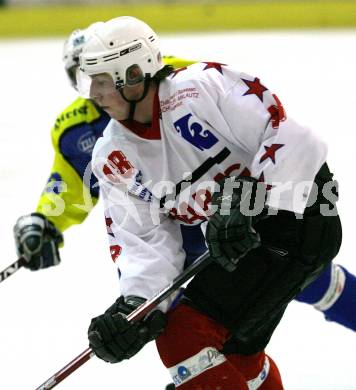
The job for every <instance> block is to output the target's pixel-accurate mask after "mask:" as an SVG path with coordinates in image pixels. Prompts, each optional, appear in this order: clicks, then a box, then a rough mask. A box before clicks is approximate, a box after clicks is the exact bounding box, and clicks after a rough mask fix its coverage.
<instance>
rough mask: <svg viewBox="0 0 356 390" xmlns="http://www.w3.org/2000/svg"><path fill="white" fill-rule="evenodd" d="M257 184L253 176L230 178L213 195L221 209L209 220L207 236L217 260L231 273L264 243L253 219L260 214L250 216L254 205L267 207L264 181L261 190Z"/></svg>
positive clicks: (212, 254) (213, 255)
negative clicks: (249, 253)
mask: <svg viewBox="0 0 356 390" xmlns="http://www.w3.org/2000/svg"><path fill="white" fill-rule="evenodd" d="M257 183H258V182H257V180H256V179H254V178H249V177H240V178H234V177H226V178H224V179H223V180H222V181H221V182H220V183H219V184H220V189H221V190H220V191H219V192H215V193H214V195H213V197H212V202H211V204H212V205H213V206H216V207H217V211H216V212H215V214H214V215H213V216H212V217H211V218H210V219H209V222H208V225H207V229H206V234H205V237H206V241H207V244H208V247H209V252H210V254H211V257H212V258H213V260H214V261H215V262H217V263H218V264H220V265H221V266H222V267H223V268H224V269H226V270H227V271H229V272H231V271H234V270H235V269H236V265H237V263H238V261H239V259H241V258H242V257H244V256H245V255H246V254H247V253H248V252H249V251H250V250H251V249H254V248H258V247H259V246H260V245H261V240H260V236H259V234H258V233H257V232H256V231H255V230H254V228H253V220H255V219H256V218H259V215H257V216H256V217H252V216H251V215H246V214H247V212H246V210H249V209H250V206H251V207H253V206H254V208H255V209H256V210H259V209H258V205H259V206H260V207H259V208H260V209H263V206H264V200H265V190H264V186H263V184H262V183H261V187H260V186H259V188H261V191H257V188H258V187H257ZM236 187H238V188H236Z"/></svg>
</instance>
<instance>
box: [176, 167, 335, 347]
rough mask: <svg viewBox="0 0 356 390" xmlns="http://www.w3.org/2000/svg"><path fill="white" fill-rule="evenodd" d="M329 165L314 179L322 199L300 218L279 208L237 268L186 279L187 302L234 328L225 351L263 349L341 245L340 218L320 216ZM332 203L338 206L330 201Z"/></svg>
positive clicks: (264, 223)
mask: <svg viewBox="0 0 356 390" xmlns="http://www.w3.org/2000/svg"><path fill="white" fill-rule="evenodd" d="M331 178H332V175H331V174H330V172H329V170H328V168H327V165H326V164H324V165H323V167H322V168H321V169H320V171H319V173H318V175H317V177H316V179H315V182H316V183H317V184H318V188H319V189H320V191H319V195H318V201H317V202H316V203H315V204H314V205H313V206H312V207H308V208H307V209H306V211H305V213H304V215H303V218H302V219H297V218H296V216H295V214H294V213H291V212H287V211H279V212H278V214H277V215H275V216H269V217H268V218H266V219H264V220H261V221H260V222H259V223H258V224H257V225H256V230H257V231H258V232H259V233H260V236H261V241H262V246H261V247H260V248H258V249H255V250H253V251H251V252H249V253H248V254H247V255H246V256H245V257H244V258H242V259H241V260H240V261H239V263H238V267H237V269H236V270H235V271H233V272H227V271H225V270H224V269H223V268H222V267H221V266H219V265H218V264H211V265H209V266H208V267H207V268H206V269H205V270H203V271H202V272H200V273H199V274H198V275H197V276H195V278H194V279H193V280H192V281H191V282H190V283H189V284H188V286H187V288H186V290H185V293H184V297H183V301H184V303H186V304H188V305H191V306H193V307H194V308H195V309H198V310H200V311H201V312H203V313H205V314H206V315H208V316H210V317H211V318H213V319H215V320H216V321H217V322H219V323H221V324H222V325H224V326H225V327H226V328H228V329H229V330H230V331H231V334H232V337H231V339H230V340H229V341H228V342H227V343H226V345H225V346H224V349H223V351H222V352H223V353H238V354H253V353H256V352H258V351H262V350H263V349H264V348H265V347H266V345H267V344H268V342H269V340H270V337H271V336H272V333H273V332H274V330H275V328H276V326H277V325H278V323H279V322H280V320H281V318H282V316H283V313H284V310H285V309H286V307H287V305H288V303H289V302H290V301H291V300H293V298H294V297H295V296H296V295H297V294H299V293H300V291H302V290H303V289H304V288H305V287H306V286H307V285H308V284H309V283H311V282H312V281H313V280H315V279H316V278H317V277H318V275H319V274H320V273H321V272H322V271H323V269H324V268H325V266H326V265H327V264H329V263H330V262H331V261H332V259H333V258H334V257H335V256H336V254H337V253H338V251H339V248H340V245H341V236H342V233H341V223H340V219H339V217H338V216H337V215H336V216H322V215H321V213H320V207H319V206H320V204H330V202H329V201H328V200H327V199H325V198H324V196H323V194H322V192H321V187H322V185H323V184H324V183H326V182H328V181H329V180H331ZM330 207H331V208H332V207H335V206H332V205H330Z"/></svg>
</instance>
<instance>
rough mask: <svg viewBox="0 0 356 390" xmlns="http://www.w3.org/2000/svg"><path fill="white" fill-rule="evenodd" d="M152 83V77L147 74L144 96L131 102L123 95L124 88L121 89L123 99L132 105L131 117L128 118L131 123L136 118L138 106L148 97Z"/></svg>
mask: <svg viewBox="0 0 356 390" xmlns="http://www.w3.org/2000/svg"><path fill="white" fill-rule="evenodd" d="M150 82H151V77H150V75H149V74H148V73H146V75H145V79H144V85H143V86H144V88H143V93H142V96H141V97H140V98H139V99H137V100H129V99H127V98H126V97H125V95H124V93H123V88H121V89H119V92H120V95H121V97H122V98H123V99H124V100H125V101H126V102H128V103H130V112H129V116H128V118H127V120H128V121H131V120H133V118H134V115H135V110H136V104H137V103H139V102H141V101H142V100H143V99H144V98H145V97H146V96H147V93H148V88H149V86H150Z"/></svg>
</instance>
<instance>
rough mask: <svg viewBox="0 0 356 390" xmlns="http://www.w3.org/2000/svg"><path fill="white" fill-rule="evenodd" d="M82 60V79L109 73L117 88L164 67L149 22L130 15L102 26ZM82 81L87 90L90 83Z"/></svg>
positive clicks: (85, 48) (87, 44) (131, 83)
mask: <svg viewBox="0 0 356 390" xmlns="http://www.w3.org/2000/svg"><path fill="white" fill-rule="evenodd" d="M79 58H80V70H81V72H78V73H79V74H81V76H80V78H82V76H83V78H84V79H85V78H86V77H85V76H92V75H96V74H100V73H108V74H110V76H111V77H112V79H113V82H114V85H115V88H117V89H119V88H122V87H124V86H125V85H134V84H137V83H139V82H140V81H142V80H143V79H144V78H145V77H153V76H154V75H155V74H156V73H157V72H158V71H159V70H160V69H162V68H163V67H164V64H163V62H162V56H161V53H160V46H159V42H158V38H157V35H156V33H155V32H154V31H153V30H152V29H151V27H149V26H148V25H147V24H146V23H144V22H142V21H141V20H139V19H136V18H134V17H131V16H120V17H118V18H114V19H111V20H109V21H108V22H105V23H102V25H100V26H99V28H98V29H96V31H95V32H94V33H93V34H91V36H90V38H89V40H88V42H87V43H86V44H85V46H84V48H83V51H82V53H81V54H80V56H79ZM86 79H87V78H86ZM82 81H83V86H86V87H84V89H85V88H88V82H89V81H88V80H86V81H85V80H82ZM78 82H79V80H78ZM89 85H90V82H89ZM79 88H80V87H79ZM80 92H81V93H83V94H84V95H86V94H87V93H88V91H83V90H81V91H80Z"/></svg>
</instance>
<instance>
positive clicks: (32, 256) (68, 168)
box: [14, 24, 356, 330]
mask: <svg viewBox="0 0 356 390" xmlns="http://www.w3.org/2000/svg"><path fill="white" fill-rule="evenodd" d="M94 28H95V24H94V25H93V26H91V27H90V28H88V29H86V30H76V31H74V32H73V33H72V34H71V35H70V37H69V38H68V39H67V40H66V42H65V44H64V48H63V61H64V67H65V71H66V73H67V75H68V78H69V80H70V83H71V85H72V86H73V88H75V89H77V83H76V76H75V74H76V70H77V68H78V56H79V53H80V52H81V50H82V47H83V45H84V43H85V42H86V41H87V39H88V37H89V35H90V32H91V31H92V30H93V29H94ZM163 60H164V63H165V64H171V65H173V66H174V68H176V69H177V68H184V67H185V66H188V65H190V64H192V63H193V61H187V60H183V59H180V58H176V57H163ZM109 120H110V117H109V115H108V114H107V113H106V112H105V111H103V110H102V109H101V108H100V107H99V106H97V105H95V103H94V102H93V101H91V100H90V99H84V98H82V97H78V98H77V99H76V100H75V101H74V102H73V103H72V104H70V105H69V106H68V107H67V108H66V109H65V110H64V111H63V112H62V113H61V114H60V115H58V117H57V120H56V122H55V125H54V127H53V128H52V133H51V135H52V143H53V147H54V151H55V157H54V162H53V166H52V169H51V173H50V176H49V179H48V183H47V185H46V188H45V190H44V191H43V194H42V196H41V198H40V200H39V203H38V206H37V210H36V213H32V214H30V215H25V216H23V217H20V218H19V220H18V221H17V223H16V226H15V228H14V231H15V241H16V247H17V252H18V254H19V255H21V256H24V257H25V258H26V259H27V260H28V264H26V266H27V267H28V268H29V269H31V270H39V269H44V268H47V267H50V266H52V265H56V264H58V263H59V262H60V256H59V252H58V246H59V245H60V244H61V243H62V242H63V235H62V233H63V232H64V231H65V230H66V229H67V228H69V227H70V226H72V225H74V224H80V223H82V222H83V221H84V220H85V218H86V217H87V215H88V213H90V210H91V209H92V207H93V206H95V204H96V203H97V200H98V195H99V193H98V186H97V180H96V178H95V177H94V176H93V175H91V174H90V173H91V171H90V169H88V167H90V162H91V153H92V149H93V146H94V144H95V142H96V140H97V139H98V137H100V136H101V135H102V132H103V130H104V128H105V127H106V125H107V124H108V122H109ZM85 172H88V174H87V175H85ZM84 177H87V179H86V183H85V184H84V183H83V180H84ZM83 184H84V185H83ZM77 204H79V205H86V207H82V208H79V207H76V206H74V205H77ZM182 235H183V239H184V240H183V243H184V249H185V251H186V254H187V263H190V262H191V261H193V260H194V259H195V258H196V257H197V256H198V255H200V254H202V253H203V252H204V251H205V250H206V246H205V245H206V244H205V237H204V236H203V234H202V232H201V229H200V227H199V226H186V227H182ZM192 237H193V239H192ZM113 255H114V256H115V252H114V254H113ZM296 299H297V300H298V301H301V302H306V303H309V304H311V305H314V306H315V307H316V308H317V309H318V310H321V311H322V312H323V313H324V315H325V318H326V319H328V320H331V321H336V322H338V323H340V324H342V325H344V326H346V327H348V328H350V329H352V330H356V314H355V311H354V310H349V307H353V306H355V305H356V277H355V276H354V275H352V274H351V273H350V272H349V271H348V270H346V269H345V268H344V267H342V266H340V265H337V264H330V265H328V266H327V267H326V269H325V271H324V272H323V273H322V274H321V275H320V277H318V278H317V279H316V280H315V281H314V282H313V283H311V284H310V285H309V286H308V287H307V288H306V289H304V291H303V292H302V293H301V294H299V295H298V296H297V298H296Z"/></svg>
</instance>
